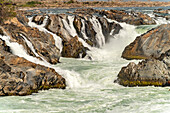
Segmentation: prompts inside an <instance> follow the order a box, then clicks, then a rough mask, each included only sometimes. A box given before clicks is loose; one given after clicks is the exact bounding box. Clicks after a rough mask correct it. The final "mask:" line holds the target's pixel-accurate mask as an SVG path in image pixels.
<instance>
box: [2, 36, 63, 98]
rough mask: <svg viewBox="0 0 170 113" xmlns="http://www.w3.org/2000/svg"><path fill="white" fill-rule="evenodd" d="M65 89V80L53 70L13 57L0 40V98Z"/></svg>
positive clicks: (8, 48)
mask: <svg viewBox="0 0 170 113" xmlns="http://www.w3.org/2000/svg"><path fill="white" fill-rule="evenodd" d="M65 87H66V83H65V79H64V78H63V77H62V76H61V75H59V74H58V73H57V72H55V70H54V69H51V68H48V67H45V66H42V65H38V64H35V63H32V62H30V61H28V60H26V59H24V58H21V57H18V56H16V55H13V54H12V53H11V52H10V47H8V46H7V45H6V44H5V42H4V41H3V40H1V39H0V96H10V95H20V96H23V95H30V94H32V93H35V92H38V90H42V89H49V88H61V89H64V88H65Z"/></svg>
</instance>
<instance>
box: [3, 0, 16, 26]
mask: <svg viewBox="0 0 170 113" xmlns="http://www.w3.org/2000/svg"><path fill="white" fill-rule="evenodd" d="M15 16H16V12H15V4H13V3H12V2H11V1H10V0H0V24H2V23H3V21H4V20H6V19H9V18H12V17H15Z"/></svg>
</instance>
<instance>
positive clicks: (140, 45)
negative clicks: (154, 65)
mask: <svg viewBox="0 0 170 113" xmlns="http://www.w3.org/2000/svg"><path fill="white" fill-rule="evenodd" d="M169 48H170V24H167V25H161V26H158V27H156V28H154V29H152V30H150V31H148V32H147V33H145V34H143V35H141V36H139V37H137V38H136V39H135V40H134V41H133V42H132V43H131V44H130V45H128V46H127V47H126V48H125V49H124V51H123V53H122V57H123V58H125V59H148V58H159V57H160V55H161V54H162V53H165V52H166V51H167V50H169Z"/></svg>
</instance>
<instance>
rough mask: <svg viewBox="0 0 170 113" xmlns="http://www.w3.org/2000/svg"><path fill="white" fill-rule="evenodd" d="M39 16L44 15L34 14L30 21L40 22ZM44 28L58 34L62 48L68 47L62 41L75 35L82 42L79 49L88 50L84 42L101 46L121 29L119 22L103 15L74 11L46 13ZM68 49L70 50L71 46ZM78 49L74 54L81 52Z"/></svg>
mask: <svg viewBox="0 0 170 113" xmlns="http://www.w3.org/2000/svg"><path fill="white" fill-rule="evenodd" d="M41 18H44V16H43V15H42V16H39V15H38V16H35V17H34V18H33V20H32V21H33V22H36V23H42V22H40V21H41ZM35 19H36V20H35ZM45 28H46V29H47V30H48V31H51V32H52V33H55V34H57V35H58V36H60V38H61V39H62V40H63V48H68V46H67V47H64V46H66V45H67V44H64V43H69V41H70V40H72V39H73V38H74V37H75V36H78V40H79V43H82V44H83V46H84V47H83V46H82V47H81V48H82V50H80V51H86V50H88V49H87V48H86V46H85V45H84V43H87V44H88V45H89V46H92V47H93V46H94V47H102V46H103V45H104V44H105V42H107V41H108V39H109V38H110V37H113V36H114V35H115V34H118V33H119V31H120V29H122V27H121V26H120V25H119V24H117V23H114V22H108V20H107V19H106V18H104V17H96V16H93V15H89V14H86V15H83V16H82V15H80V13H76V14H74V15H72V16H70V15H66V14H57V15H54V14H50V15H48V22H47V24H46V25H45ZM113 30H114V31H113ZM111 31H113V32H111ZM82 41H83V42H82ZM77 47H78V46H77ZM69 49H70V50H71V49H73V48H69ZM77 49H80V48H77ZM63 50H65V49H63ZM72 51H75V50H72ZM80 51H77V52H78V53H76V54H82V52H80ZM79 52H80V53H79ZM63 53H64V52H61V54H62V56H63V57H73V58H75V56H74V55H73V56H70V55H71V54H70V55H69V56H66V55H67V54H63ZM73 54H74V53H73ZM78 56H80V55H78ZM76 57H77V55H76Z"/></svg>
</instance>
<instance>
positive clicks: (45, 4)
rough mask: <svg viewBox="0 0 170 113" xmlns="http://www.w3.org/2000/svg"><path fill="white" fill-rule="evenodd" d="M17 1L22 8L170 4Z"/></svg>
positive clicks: (163, 3) (154, 4)
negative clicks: (30, 2)
mask: <svg viewBox="0 0 170 113" xmlns="http://www.w3.org/2000/svg"><path fill="white" fill-rule="evenodd" d="M15 3H16V4H17V5H18V6H19V8H20V9H25V10H27V9H37V8H54V7H55V8H56V7H57V8H78V7H81V8H82V7H83V8H92V7H158V6H164V7H166V6H170V2H161V1H159V2H158V1H157V2H156V1H154V2H152V1H150V2H146V1H126V2H123V1H122V2H121V1H107V2H106V1H84V2H83V1H81V2H79V1H75V0H68V1H67V0H65V1H64V2H62V1H57V0H55V1H53V0H51V1H46V0H45V1H42V0H41V1H40V0H39V1H38V2H33V3H32V4H29V1H28V2H27V1H21V0H15Z"/></svg>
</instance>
